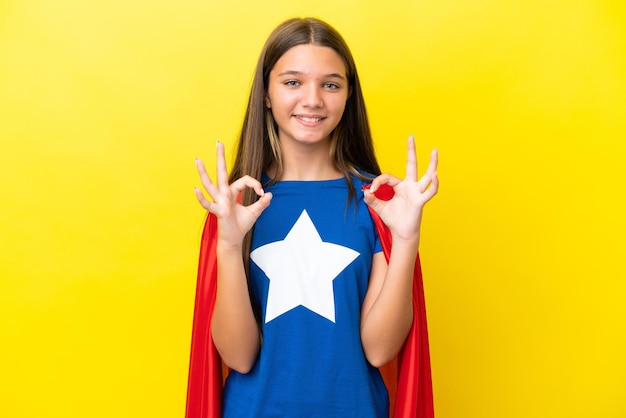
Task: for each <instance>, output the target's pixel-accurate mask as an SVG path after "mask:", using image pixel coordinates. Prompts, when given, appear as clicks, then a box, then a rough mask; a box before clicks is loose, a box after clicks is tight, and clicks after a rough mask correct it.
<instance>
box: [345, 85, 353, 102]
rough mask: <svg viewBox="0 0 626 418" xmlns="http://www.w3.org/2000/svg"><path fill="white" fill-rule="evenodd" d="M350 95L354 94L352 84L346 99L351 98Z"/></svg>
mask: <svg viewBox="0 0 626 418" xmlns="http://www.w3.org/2000/svg"><path fill="white" fill-rule="evenodd" d="M350 96H352V86H350V87H349V88H348V97H346V100H347V99H349V98H350Z"/></svg>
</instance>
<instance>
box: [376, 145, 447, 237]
mask: <svg viewBox="0 0 626 418" xmlns="http://www.w3.org/2000/svg"><path fill="white" fill-rule="evenodd" d="M437 162H438V154H437V150H436V149H435V150H433V151H432V152H431V154H430V164H429V165H428V170H426V174H424V175H423V176H422V177H421V178H419V179H418V178H417V157H416V155H415V139H414V137H413V136H410V137H409V140H408V155H407V162H406V175H405V178H404V180H400V179H399V178H397V177H394V176H392V175H391V174H387V173H383V174H381V175H380V176H378V177H376V178H375V179H374V181H372V185H371V187H370V189H369V191H366V192H365V203H367V204H368V205H369V206H370V207H371V208H372V209H374V211H375V212H376V213H377V214H378V216H380V218H381V219H382V221H383V222H384V223H385V224H386V225H387V226H388V227H389V229H390V230H391V233H392V236H393V238H394V239H395V240H406V241H412V240H419V231H420V224H421V222H422V211H423V208H424V205H425V204H426V203H427V202H428V201H430V200H431V199H432V198H433V197H434V196H435V195H436V194H437V191H438V189H439V179H438V177H437ZM381 184H387V185H389V186H391V187H393V190H394V196H393V198H392V199H391V200H388V201H384V200H380V199H378V198H376V196H374V192H375V191H376V190H377V189H378V187H380V185H381ZM394 242H395V241H394Z"/></svg>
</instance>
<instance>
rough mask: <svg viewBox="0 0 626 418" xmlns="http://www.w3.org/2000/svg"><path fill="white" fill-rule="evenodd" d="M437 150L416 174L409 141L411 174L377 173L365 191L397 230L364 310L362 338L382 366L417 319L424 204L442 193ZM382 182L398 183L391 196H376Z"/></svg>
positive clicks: (376, 264)
mask: <svg viewBox="0 0 626 418" xmlns="http://www.w3.org/2000/svg"><path fill="white" fill-rule="evenodd" d="M436 168H437V152H436V151H433V153H432V154H431V161H430V165H429V167H428V171H427V172H426V174H425V175H424V176H423V177H422V178H421V179H419V181H418V180H417V179H416V177H417V163H416V158H415V145H414V140H413V138H412V137H411V138H410V139H409V144H408V158H407V169H406V178H405V179H404V180H402V181H401V180H400V179H397V178H395V177H393V176H390V175H388V174H383V175H381V176H379V177H377V178H376V179H375V180H374V181H373V183H372V186H371V188H370V192H368V193H366V196H365V202H366V203H367V204H368V205H370V207H371V208H372V209H373V210H374V211H375V212H376V213H378V215H379V216H380V217H381V219H382V220H383V222H385V224H386V225H387V226H388V227H389V229H390V231H391V234H392V242H393V245H392V248H391V254H390V257H389V264H388V265H387V263H386V262H385V257H384V255H383V254H382V253H378V254H376V255H375V256H374V259H373V261H372V271H371V273H370V282H369V286H368V290H367V294H366V296H365V300H364V302H363V306H362V310H361V341H362V343H363V350H364V351H365V355H366V357H367V359H368V361H369V362H370V363H371V364H372V365H374V366H377V367H379V366H381V365H383V364H385V363H387V362H389V361H390V360H392V359H393V358H394V357H395V356H396V355H397V354H398V351H399V350H400V348H401V347H402V345H403V343H404V340H405V339H406V336H407V334H408V332H409V330H410V328H411V324H412V320H413V306H412V284H413V271H414V266H415V260H416V257H417V250H418V247H419V240H420V224H421V219H422V210H423V206H424V205H425V204H426V203H427V202H428V201H429V200H430V199H432V198H433V197H434V195H435V194H436V193H437V189H438V186H439V181H438V178H437V173H436ZM381 184H388V185H390V186H392V187H393V188H394V193H395V194H394V197H393V198H392V199H391V200H389V201H383V200H380V199H377V198H376V197H375V196H374V192H375V190H376V189H377V188H378V187H379V186H380V185H381Z"/></svg>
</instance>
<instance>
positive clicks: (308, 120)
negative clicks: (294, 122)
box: [300, 116, 322, 122]
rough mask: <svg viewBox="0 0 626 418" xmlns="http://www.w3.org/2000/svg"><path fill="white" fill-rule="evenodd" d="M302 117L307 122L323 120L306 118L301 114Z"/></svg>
mask: <svg viewBox="0 0 626 418" xmlns="http://www.w3.org/2000/svg"><path fill="white" fill-rule="evenodd" d="M300 119H302V120H303V121H305V122H319V121H321V120H322V118H305V117H304V116H300Z"/></svg>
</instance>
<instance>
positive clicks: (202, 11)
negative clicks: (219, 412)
mask: <svg viewBox="0 0 626 418" xmlns="http://www.w3.org/2000/svg"><path fill="white" fill-rule="evenodd" d="M306 3H310V4H306ZM305 15H314V16H318V17H321V18H323V19H325V20H327V21H328V22H330V23H331V24H333V25H334V26H335V27H337V28H338V29H339V30H340V32H342V34H343V35H344V37H345V38H346V39H347V41H348V43H349V44H350V45H351V47H352V50H353V53H354V55H355V58H356V60H357V64H358V67H359V71H360V74H361V78H362V83H363V88H364V90H365V94H366V99H367V102H368V110H369V113H370V117H371V122H372V126H373V131H374V134H375V139H376V144H377V149H378V152H379V156H380V159H381V163H382V165H383V167H384V169H385V170H386V171H390V172H393V173H396V174H402V171H403V166H404V158H405V149H404V146H405V145H404V144H405V139H406V137H407V136H408V135H409V134H411V133H413V134H415V135H416V138H417V140H418V151H419V161H420V163H421V164H422V168H423V166H424V165H425V163H426V161H427V155H428V151H429V150H430V149H431V148H433V147H438V148H439V150H440V161H441V167H440V178H441V183H442V186H441V192H440V195H439V196H438V197H437V199H436V201H433V202H432V203H431V204H430V206H429V207H428V208H427V213H426V216H425V220H424V226H423V240H422V249H421V252H422V258H423V265H424V274H425V280H426V283H425V286H426V293H427V307H428V314H429V325H430V335H431V350H432V365H433V379H434V390H435V406H436V412H437V416H438V417H440V418H452V417H454V418H456V417H461V418H463V417H477V418H489V417H493V418H502V417H504V418H509V417H510V418H514V417H515V418H517V417H520V418H521V417H546V418H548V417H607V418H609V417H611V418H612V417H615V418H617V417H622V418H623V417H625V416H626V360H625V359H624V357H625V356H626V337H625V335H626V325H625V321H626V285H625V279H626V269H625V267H624V259H625V258H626V246H625V244H624V242H625V234H626V228H625V221H624V216H625V214H626V205H625V204H624V198H623V196H622V195H623V194H624V191H625V187H624V181H625V180H626V175H625V166H626V150H625V145H624V143H625V140H626V122H625V119H626V9H625V7H624V3H623V2H622V1H621V0H615V1H608V0H607V1H600V0H581V1H571V0H554V1H539V0H525V1H524V0H517V1H512V0H509V1H496V0H439V1H432V0H419V1H415V0H411V1H398V2H389V1H382V2H381V1H369V2H364V1H356V0H353V1H347V2H340V3H338V2H337V1H336V0H320V1H317V2H293V1H287V0H280V1H279V0H274V1H263V2H258V1H252V0H247V1H239V2H235V1H233V2H226V1H219V2H218V1H215V0H206V1H197V0H182V1H167V0H154V1H123V0H107V1H104V0H96V1H79V0H21V1H17V0H3V1H2V2H0V141H1V143H0V145H1V148H0V179H1V186H0V257H1V258H0V260H1V262H0V416H1V417H3V418H4V417H6V418H18V417H19V418H21V417H46V418H53V417H67V418H78V417H81V418H82V417H90V418H96V417H107V418H108V417H181V416H182V415H183V411H184V405H185V389H186V378H187V361H188V353H189V337H190V327H191V319H192V309H193V298H194V290H195V268H196V260H197V251H198V241H199V237H200V232H201V227H202V221H203V211H202V210H201V208H200V207H199V206H198V205H197V203H196V201H195V197H194V194H193V191H192V189H193V187H194V186H197V185H199V181H198V179H197V177H196V173H195V168H194V158H195V157H203V158H204V159H206V160H208V161H213V153H214V149H215V148H214V143H215V140H217V139H219V140H222V141H224V142H226V143H227V145H228V146H229V148H230V147H231V146H232V144H233V140H234V138H235V137H236V135H237V133H238V130H239V127H240V123H241V118H242V115H243V109H244V105H245V100H246V97H247V93H248V88H249V86H250V81H251V75H252V71H253V67H254V64H255V62H256V59H257V56H258V53H259V51H260V48H261V46H262V43H263V42H264V40H265V38H266V36H267V35H268V34H269V32H270V30H271V29H272V28H273V27H274V26H275V25H276V24H278V23H279V22H280V21H282V20H284V19H285V18H287V17H292V16H305ZM231 155H232V153H231Z"/></svg>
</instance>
